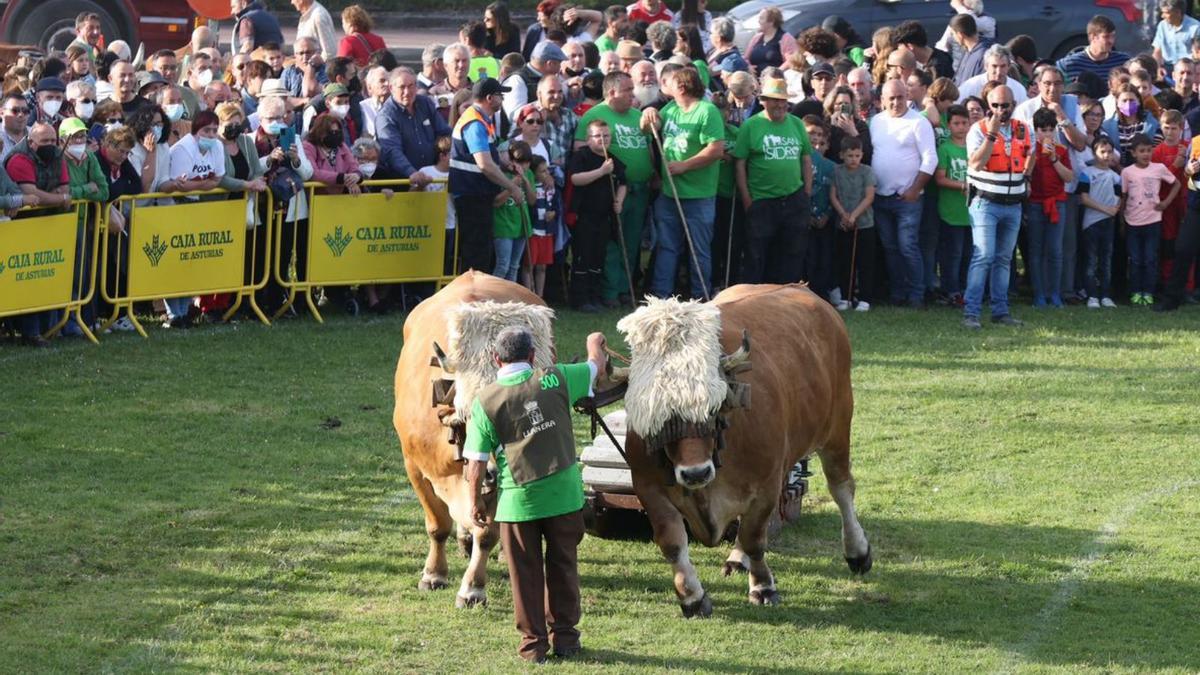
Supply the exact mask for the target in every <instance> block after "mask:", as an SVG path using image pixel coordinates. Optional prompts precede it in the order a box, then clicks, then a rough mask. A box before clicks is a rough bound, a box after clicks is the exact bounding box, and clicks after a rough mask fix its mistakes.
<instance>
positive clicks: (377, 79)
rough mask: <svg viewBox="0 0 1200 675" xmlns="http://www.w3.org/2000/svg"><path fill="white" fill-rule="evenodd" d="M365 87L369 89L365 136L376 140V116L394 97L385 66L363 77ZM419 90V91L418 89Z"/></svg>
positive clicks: (364, 107) (366, 101) (364, 119)
mask: <svg viewBox="0 0 1200 675" xmlns="http://www.w3.org/2000/svg"><path fill="white" fill-rule="evenodd" d="M363 86H365V87H366V88H367V98H365V99H363V102H362V112H363V126H365V127H366V128H365V129H364V130H363V134H364V135H366V136H370V137H371V138H375V136H376V134H375V116H376V115H378V114H379V109H380V108H382V107H383V104H384V103H387V100H388V97H389V96H391V95H392V87H391V83H390V82H389V79H388V71H387V69H386V68H384V67H383V66H375V67H374V68H371V69H370V70H368V71H367V74H366V75H365V76H364V77H363ZM418 90H419V89H418Z"/></svg>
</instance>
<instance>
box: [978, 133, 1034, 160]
mask: <svg viewBox="0 0 1200 675" xmlns="http://www.w3.org/2000/svg"><path fill="white" fill-rule="evenodd" d="M1009 124H1011V125H1012V142H1011V143H1006V142H1005V139H1004V137H1003V136H1001V137H1000V138H998V139H997V140H996V142H995V143H992V156H991V157H988V163H987V170H988V171H991V172H993V173H1023V172H1024V171H1025V160H1026V159H1028V158H1029V147H1030V146H1031V145H1032V144H1033V142H1034V141H1033V139H1032V138H1031V137H1030V135H1029V127H1027V126H1025V123H1024V122H1022V121H1021V120H1010V121H1009ZM979 130H980V131H982V132H983V135H984V136H986V135H987V134H988V130H987V120H979ZM999 135H1000V134H999V133H997V136H999ZM1006 145H1008V146H1010V149H1009V153H1008V154H1005V146H1006Z"/></svg>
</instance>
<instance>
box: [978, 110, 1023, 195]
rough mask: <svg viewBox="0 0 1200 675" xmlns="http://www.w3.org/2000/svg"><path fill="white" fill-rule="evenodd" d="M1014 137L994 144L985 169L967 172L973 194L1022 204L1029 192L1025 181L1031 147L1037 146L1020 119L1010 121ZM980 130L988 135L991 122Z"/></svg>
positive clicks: (998, 139)
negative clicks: (988, 126)
mask: <svg viewBox="0 0 1200 675" xmlns="http://www.w3.org/2000/svg"><path fill="white" fill-rule="evenodd" d="M1009 124H1010V125H1011V126H1010V128H1011V129H1012V138H1011V139H1005V138H1003V137H1001V138H997V139H996V142H995V143H992V154H991V156H990V157H988V161H987V165H986V166H984V168H983V169H981V170H978V171H977V170H974V169H970V168H968V169H967V183H968V185H969V186H970V188H971V194H973V195H976V196H980V197H983V198H984V199H987V200H989V201H993V202H998V203H1002V204H1016V203H1019V202H1021V201H1022V200H1023V199H1024V198H1025V195H1026V194H1027V192H1028V186H1027V185H1026V181H1025V166H1026V164H1027V163H1028V160H1029V150H1030V146H1031V145H1032V144H1033V143H1034V140H1033V138H1032V137H1031V136H1030V135H1029V127H1027V126H1025V124H1024V123H1022V122H1021V121H1020V120H1011V121H1010V122H1009ZM979 130H980V131H982V132H983V134H984V135H985V136H986V135H987V134H988V130H987V121H986V120H981V121H980V122H979Z"/></svg>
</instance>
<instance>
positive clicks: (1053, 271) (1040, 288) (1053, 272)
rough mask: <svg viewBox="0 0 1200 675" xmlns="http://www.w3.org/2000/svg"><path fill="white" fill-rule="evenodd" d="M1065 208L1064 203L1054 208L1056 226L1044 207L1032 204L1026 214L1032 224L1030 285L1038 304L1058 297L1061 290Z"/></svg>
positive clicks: (1030, 236)
mask: <svg viewBox="0 0 1200 675" xmlns="http://www.w3.org/2000/svg"><path fill="white" fill-rule="evenodd" d="M1064 207H1065V202H1058V203H1057V204H1055V208H1056V209H1058V222H1057V223H1052V222H1050V217H1049V216H1047V215H1046V212H1045V211H1044V210H1043V209H1042V205H1041V203H1031V204H1029V205H1028V206H1027V207H1026V210H1025V218H1026V222H1027V223H1028V224H1029V234H1028V236H1029V284H1030V285H1031V286H1033V301H1034V302H1035V303H1037V302H1038V301H1039V300H1049V299H1051V298H1053V297H1055V296H1058V295H1059V291H1060V289H1061V286H1060V285H1059V284H1060V283H1061V280H1062V242H1063V223H1064V222H1065V220H1066V215H1065V208H1064Z"/></svg>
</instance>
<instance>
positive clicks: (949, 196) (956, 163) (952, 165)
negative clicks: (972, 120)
mask: <svg viewBox="0 0 1200 675" xmlns="http://www.w3.org/2000/svg"><path fill="white" fill-rule="evenodd" d="M937 156H938V168H939V169H942V170H943V171H945V172H946V178H949V179H950V180H956V181H960V182H964V183H965V182H966V181H967V146H965V145H956V144H955V143H954V141H952V140H949V139H947V140H946V141H945V142H944V143H942V144H941V145H939V146H938V150H937ZM937 200H938V202H937V205H938V215H939V216H941V218H942V220H944V221H946V223H947V224H950V225H960V226H966V225H970V224H971V218H970V216H969V215H967V195H966V193H964V192H963V191H962V190H947V189H945V188H941V189H939V190H938V192H937Z"/></svg>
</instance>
